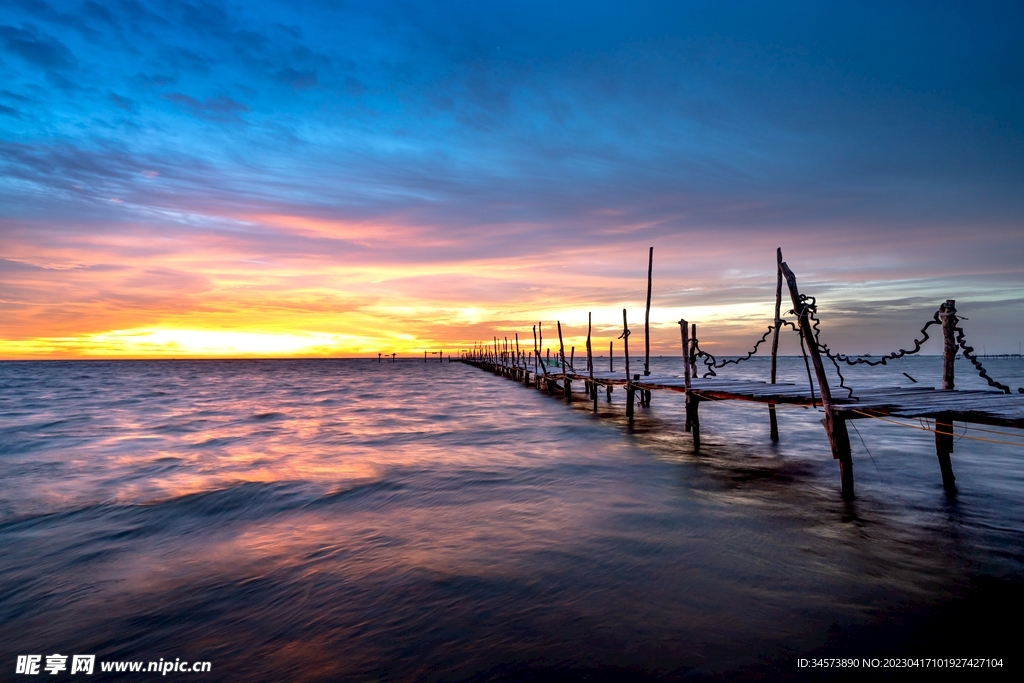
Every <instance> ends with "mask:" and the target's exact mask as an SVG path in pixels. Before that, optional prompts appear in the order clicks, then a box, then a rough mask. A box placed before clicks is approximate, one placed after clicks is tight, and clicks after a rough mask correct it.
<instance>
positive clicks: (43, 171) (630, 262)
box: [0, 0, 1024, 352]
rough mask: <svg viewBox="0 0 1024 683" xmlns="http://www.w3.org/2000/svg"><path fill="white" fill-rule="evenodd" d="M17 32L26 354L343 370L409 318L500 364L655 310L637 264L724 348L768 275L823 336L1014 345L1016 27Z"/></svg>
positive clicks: (14, 68) (538, 21)
mask: <svg viewBox="0 0 1024 683" xmlns="http://www.w3.org/2000/svg"><path fill="white" fill-rule="evenodd" d="M0 16H2V18H0V84H2V85H0V169H2V175H0V202H2V208H0V230H2V231H3V235H2V242H0V245H2V246H3V251H4V252H5V254H4V256H3V257H2V258H3V261H2V262H0V278H3V281H4V289H5V290H6V292H7V294H6V295H5V296H4V297H3V298H4V300H5V302H4V304H3V305H4V306H5V309H6V311H5V316H6V317H7V318H8V320H11V321H12V327H11V329H10V330H9V331H8V332H7V333H6V334H5V335H4V336H5V338H6V339H8V340H14V341H17V340H25V339H37V338H57V337H60V338H62V339H64V338H74V337H76V335H77V336H81V335H86V334H93V335H95V334H102V333H108V332H111V331H113V330H122V329H130V328H135V327H146V326H148V327H154V326H155V327H174V326H178V327H183V326H184V327H189V326H191V327H192V328H195V327H201V328H204V329H208V328H217V329H243V328H244V329H250V330H251V329H253V327H254V326H257V327H261V326H262V327H268V326H269V327H271V328H274V329H278V330H293V331H294V330H301V331H304V332H308V333H321V332H322V333H327V334H337V333H339V331H338V329H336V328H334V327H332V325H335V324H336V322H331V321H328V320H327V313H326V312H327V311H333V310H338V311H346V312H351V315H353V316H355V317H354V318H352V319H351V320H349V323H348V324H350V325H354V326H357V327H359V329H360V330H362V332H361V333H360V334H361V335H362V337H361V338H363V337H365V339H364V340H363V341H361V342H360V343H359V344H363V345H362V346H360V345H359V344H355V343H354V342H353V344H354V345H350V346H351V349H353V352H354V350H355V349H356V347H358V348H359V349H363V350H368V349H370V348H371V347H374V344H376V345H380V343H383V342H382V341H380V340H381V339H384V338H388V335H393V334H394V330H393V329H392V328H393V327H394V326H395V323H394V319H395V317H396V316H398V317H402V316H404V318H403V320H404V322H403V325H404V326H405V327H407V328H408V330H409V332H408V334H411V335H412V337H413V339H412V340H406V341H408V342H409V345H410V346H412V345H415V343H422V344H433V343H435V342H437V341H440V340H457V341H460V342H465V341H466V340H469V339H473V338H484V339H486V338H489V337H490V333H489V332H488V331H487V330H489V329H490V327H494V326H497V327H498V328H507V329H511V328H513V327H517V326H518V327H520V328H521V325H522V324H524V321H528V320H531V319H535V318H539V317H543V316H545V315H547V314H549V313H554V312H555V311H556V310H558V309H560V308H563V307H568V306H569V305H570V304H572V305H574V306H576V305H578V306H581V307H584V308H585V307H588V306H589V307H595V308H600V307H605V308H609V309H611V308H614V307H615V306H619V305H620V304H622V305H625V304H626V303H628V305H631V306H632V305H635V303H636V302H640V300H641V299H642V289H643V275H644V272H645V266H646V262H645V261H646V248H647V246H649V245H654V246H655V248H656V254H657V267H656V273H657V275H658V283H659V290H658V294H659V300H658V301H657V302H656V306H661V307H662V308H663V309H664V313H665V315H666V316H667V315H668V314H669V313H673V314H674V312H676V311H678V310H680V309H687V308H700V307H707V306H711V307H715V306H720V307H726V308H722V311H725V310H732V311H733V313H735V314H736V315H737V316H738V317H737V318H736V320H737V321H739V322H740V323H742V324H741V325H740V327H735V328H734V327H730V326H729V325H726V324H725V322H724V318H722V319H723V328H722V330H721V332H722V339H723V340H724V341H723V343H724V344H725V345H726V346H724V347H723V348H726V347H727V346H728V344H729V343H731V342H729V341H728V340H729V339H732V338H733V336H735V337H736V338H737V339H738V338H740V337H743V336H744V335H745V334H746V333H747V332H746V331H747V330H749V327H750V325H754V326H755V327H756V326H757V325H759V324H760V321H759V316H760V315H761V313H760V311H761V309H760V308H756V307H755V308H754V309H749V310H748V309H743V310H742V311H740V310H739V309H727V307H729V306H733V307H735V306H739V305H740V304H742V303H744V302H748V301H758V302H765V301H768V303H769V304H770V301H769V300H770V299H772V298H773V292H772V291H771V290H772V289H773V287H774V273H773V269H774V247H775V246H782V247H783V248H784V250H785V252H786V254H787V258H788V259H789V260H790V263H791V265H793V267H794V269H795V270H796V271H797V273H798V275H801V277H806V278H807V280H808V285H809V286H811V287H812V288H813V289H814V291H815V292H817V293H819V294H820V295H821V297H822V299H823V303H828V304H830V305H831V306H832V310H833V311H834V318H835V325H836V329H837V330H838V329H840V328H842V326H843V325H847V324H849V323H850V322H851V321H852V320H853V319H855V318H857V317H863V316H869V317H872V319H873V320H874V323H873V324H876V325H877V326H878V329H879V330H881V329H885V328H887V327H890V326H891V325H892V324H893V323H894V321H898V320H901V319H903V318H904V317H906V316H907V315H910V316H911V317H914V319H915V320H916V318H917V317H921V316H923V317H924V319H927V318H928V317H930V311H927V310H925V309H928V308H929V307H930V308H931V310H934V306H933V304H937V303H938V301H940V300H943V299H945V298H947V297H956V298H958V299H959V300H962V301H964V302H965V304H970V305H972V306H974V309H973V311H974V313H975V316H976V317H977V319H978V320H977V324H978V325H979V328H978V330H979V334H984V335H986V336H987V338H989V339H991V340H992V345H993V346H995V347H996V348H1000V346H1006V347H1007V350H1009V349H1010V348H1011V347H1012V348H1013V349H1014V350H1015V347H1016V345H1017V341H1018V339H1019V338H1020V337H1021V336H1024V322H1022V320H1021V319H1022V317H1024V316H1022V313H1024V305H1022V300H1024V277H1022V271H1024V267H1022V265H1021V264H1022V263H1024V240H1022V234H1024V230H1022V220H1021V216H1022V215H1024V214H1022V208H1024V206H1022V204H1024V193H1022V191H1021V188H1022V180H1024V163H1022V162H1024V137H1022V132H1024V131H1022V127H1024V51H1022V45H1024V43H1022V39H1021V36H1022V35H1024V10H1022V8H1021V6H1020V5H1019V4H1018V5H1014V4H1006V5H1000V4H984V5H981V4H977V3H975V4H957V5H953V4H941V5H940V4H935V3H928V4H920V5H901V6H899V7H893V6H892V5H891V3H887V4H874V5H870V4H858V5H856V6H849V7H845V8H835V7H828V6H823V5H822V4H819V3H771V4H769V3H722V4H710V3H647V4H638V3H629V4H626V3H592V2H589V3H480V2H473V3H469V2H466V3H413V2H398V3H389V2H374V3H317V2H303V3H295V2H292V3H272V2H259V3H245V4H225V3H190V2H119V1H113V2H105V3H103V4H100V3H96V2H49V3H48V2H43V1H40V0H6V1H5V2H4V11H3V12H2V14H0ZM556 299H557V300H558V301H559V303H558V304H554V303H552V302H553V301H554V300H556ZM311 301H315V302H319V303H317V304H315V305H313V304H311V303H310V302H311ZM624 302H625V303H624ZM641 305H642V302H641ZM467 308H474V309H476V312H475V313H473V314H466V313H465V310H466V309H467ZM700 310H701V311H704V309H703V308H700ZM111 311H114V313H111ZM983 311H988V312H987V313H982V312H983ZM318 315H319V316H321V317H320V318H318V317H317V316H318ZM707 315H710V316H712V318H714V316H713V312H712V313H707ZM722 316H725V313H721V314H720V316H719V317H722ZM318 320H320V322H317V321H318ZM389 321H390V322H389ZM609 322H611V321H609ZM755 323H756V325H755ZM743 326H746V327H743ZM741 328H742V329H741ZM666 329H667V328H666ZM842 329H844V330H846V329H847V328H842ZM850 329H852V328H850ZM912 332H913V330H910V329H908V330H906V335H909V334H912ZM403 334H406V333H403ZM878 334H882V335H883V337H884V338H881V339H879V338H878V336H877V335H878ZM889 334H890V333H889V332H885V333H884V334H883V333H879V332H876V334H875V336H870V335H869V336H867V337H864V338H863V339H860V338H856V337H854V338H853V339H851V342H855V343H859V344H862V346H865V345H873V344H876V342H877V344H878V345H881V346H882V347H887V346H888V345H889V342H890V341H893V342H895V341H902V340H903V337H904V336H906V335H905V334H904V331H903V330H901V329H900V330H896V331H894V332H893V333H892V335H894V336H892V338H891V339H890V338H889V336H886V335H889ZM666 335H667V333H666ZM666 339H668V336H666ZM68 343H70V344H72V346H73V343H72V342H68ZM395 343H397V342H395ZM665 343H666V344H667V343H668V342H667V341H666V342H665ZM744 345H745V343H739V346H744ZM62 348H67V347H66V346H65V347H62ZM346 348H349V347H346ZM374 348H375V347H374ZM737 350H738V348H737ZM849 350H850V351H852V352H856V351H858V350H868V349H866V348H853V349H849ZM871 350H878V349H876V348H872V349H871Z"/></svg>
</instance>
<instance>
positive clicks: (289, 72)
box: [277, 67, 318, 90]
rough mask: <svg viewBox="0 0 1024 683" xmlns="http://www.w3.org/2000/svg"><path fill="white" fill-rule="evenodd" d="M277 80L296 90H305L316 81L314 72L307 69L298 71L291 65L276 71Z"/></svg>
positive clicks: (314, 84) (313, 85) (315, 83)
mask: <svg viewBox="0 0 1024 683" xmlns="http://www.w3.org/2000/svg"><path fill="white" fill-rule="evenodd" d="M277 80H279V81H281V82H282V83H284V84H286V85H290V86H291V87H293V88H295V89H296V90H306V89H308V88H312V87H315V86H316V85H317V83H318V81H317V77H316V72H314V71H310V70H308V69H305V70H301V71H299V70H296V69H293V68H291V67H285V68H284V69H281V70H280V71H278V72H277Z"/></svg>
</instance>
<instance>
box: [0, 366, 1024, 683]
mask: <svg viewBox="0 0 1024 683" xmlns="http://www.w3.org/2000/svg"><path fill="white" fill-rule="evenodd" d="M759 363H760V364H759ZM901 363H902V365H900V366H898V367H894V368H884V369H881V373H879V372H876V373H874V374H869V373H867V372H864V371H859V372H853V373H849V374H850V375H851V383H853V384H854V385H855V386H865V385H866V384H867V383H869V382H880V383H882V384H887V383H897V382H898V383H902V384H908V383H909V380H907V379H906V378H905V377H903V376H902V374H901V373H902V372H903V371H906V372H908V373H909V374H910V375H912V376H914V377H916V378H917V379H919V380H921V381H922V383H925V382H926V380H927V379H928V378H929V377H933V378H934V377H938V376H939V371H940V364H941V361H940V360H938V359H934V358H915V359H909V360H906V361H901ZM652 365H653V366H654V370H655V372H659V371H661V370H668V371H673V372H675V371H676V370H677V369H678V368H677V366H678V361H677V360H675V359H669V358H666V359H656V360H654V361H652ZM989 365H991V366H992V371H993V374H994V375H995V376H997V377H1002V378H1005V379H1008V380H1010V379H1012V380H1014V381H1015V382H1016V383H1017V384H1020V383H1022V382H1021V378H1022V376H1024V365H1022V364H1021V363H1019V362H1014V361H993V362H991V363H989ZM858 370H859V369H858ZM783 371H784V374H785V375H786V376H787V377H789V378H792V379H793V380H794V381H799V380H800V378H801V377H803V378H804V381H806V375H802V373H803V366H802V361H801V360H797V359H784V360H783ZM958 372H959V373H961V375H962V382H961V386H969V385H971V383H972V382H973V381H974V380H970V379H968V377H967V376H966V369H963V368H960V367H958ZM0 373H2V374H0V387H2V391H0V487H2V488H0V588H2V592H0V629H2V631H3V638H2V640H0V643H2V644H0V667H2V668H0V671H7V673H8V674H10V673H11V672H12V671H13V669H12V668H11V667H13V666H14V659H15V656H16V655H17V654H24V653H46V654H49V653H52V652H61V653H66V652H72V653H94V654H97V655H98V656H99V658H100V659H101V660H102V659H138V660H156V659H159V658H160V657H165V658H171V659H173V658H175V657H181V658H182V659H186V658H187V659H190V660H209V661H211V662H213V675H212V678H214V679H223V680H244V679H252V678H257V679H262V680H323V679H331V678H335V679H339V680H360V681H363V680H442V679H443V680H459V679H472V678H476V677H479V678H482V679H485V680H494V679H501V678H517V677H526V676H534V677H536V676H539V675H541V674H542V673H543V672H547V673H549V674H551V675H552V676H554V677H559V678H563V677H566V676H572V675H574V674H580V675H583V673H586V672H590V673H589V674H587V675H591V674H593V673H594V672H604V675H606V677H611V678H620V677H622V676H623V675H625V674H627V673H628V674H631V675H635V676H640V675H650V676H666V677H673V676H677V675H682V674H686V673H691V674H701V673H715V674H721V675H723V676H725V677H730V676H744V675H746V676H751V675H752V676H754V677H757V676H760V675H764V676H771V677H774V676H777V675H780V674H787V675H788V674H793V673H794V671H795V670H794V663H793V662H794V658H795V657H797V656H801V655H805V654H808V653H812V652H819V653H820V652H837V651H840V650H843V651H849V652H848V653H849V654H853V655H856V656H872V655H875V654H877V653H882V652H889V653H890V654H909V652H905V651H903V650H900V648H904V650H906V649H908V648H909V649H912V648H914V647H926V646H928V645H929V643H931V644H934V643H935V642H937V641H935V639H934V637H933V634H932V631H931V630H929V629H932V630H934V629H937V628H939V627H938V626H934V627H933V626H929V624H931V623H933V622H931V621H929V620H931V619H935V620H938V621H936V622H934V623H936V624H939V625H941V628H942V630H943V632H944V633H945V634H946V635H950V632H951V634H952V635H951V637H963V638H968V637H969V635H970V634H968V633H967V631H968V629H974V630H977V629H978V628H983V625H982V626H978V625H977V624H970V625H969V624H967V623H966V620H969V618H973V617H972V615H973V616H977V614H978V613H979V611H985V610H987V609H988V608H989V607H990V606H991V605H992V604H998V605H1000V606H1002V607H1003V608H1006V607H1007V606H1008V605H1009V604H1010V603H1009V602H1008V601H1012V604H1013V605H1016V606H1018V607H1019V603H1020V599H1019V597H1017V596H1019V595H1020V590H1019V579H1020V577H1021V569H1022V567H1024V550H1022V548H1024V544H1022V540H1024V511H1022V509H1024V508H1022V505H1021V503H1022V502H1024V459H1022V458H1021V455H1022V453H1021V449H1019V448H1014V447H1011V446H1006V445H1000V444H990V443H983V442H970V441H966V440H963V441H960V442H958V443H957V446H956V450H955V452H954V460H953V462H954V469H955V472H956V475H957V483H958V485H959V490H958V492H957V494H956V495H955V496H953V497H950V496H947V495H946V494H945V493H944V492H943V490H942V487H941V478H940V475H939V470H938V464H937V461H936V459H935V454H934V449H933V446H932V439H931V435H930V434H928V433H925V432H920V431H914V430H911V429H906V428H901V427H898V426H895V425H890V424H886V423H882V422H878V421H870V420H868V421H859V422H858V423H857V425H856V426H857V432H855V433H854V434H853V447H854V463H855V471H856V477H857V493H858V498H857V500H856V501H855V502H853V503H852V504H846V503H844V502H843V501H842V500H841V499H840V497H839V495H838V486H839V482H838V468H837V466H836V464H835V462H834V461H833V460H832V458H831V456H830V455H829V451H828V446H827V443H826V441H825V437H824V432H823V430H822V428H821V426H820V425H819V424H817V419H818V418H819V417H820V415H818V414H816V413H815V411H812V410H807V409H802V408H788V407H781V408H780V412H779V422H780V429H781V432H782V440H781V442H780V443H778V444H772V443H771V442H770V441H769V440H768V438H767V414H766V413H767V411H766V408H765V407H764V406H763V405H753V404H751V405H748V404H738V403H711V404H706V405H704V406H703V407H702V409H701V410H702V416H701V418H702V419H701V423H702V436H703V438H704V444H703V452H702V454H701V455H700V456H694V455H693V454H692V453H691V449H690V443H689V437H688V436H687V435H686V434H685V433H684V432H683V431H682V428H681V425H682V404H681V400H680V398H681V397H679V396H677V395H671V396H669V395H664V394H655V396H654V400H653V405H652V406H651V407H650V408H648V409H642V410H638V419H637V424H636V428H635V429H634V430H633V431H629V430H628V429H627V427H626V425H625V421H624V418H623V410H622V405H621V401H622V392H621V391H619V392H616V393H615V394H614V395H613V402H612V403H611V404H606V403H605V402H604V397H603V395H602V398H601V404H600V417H601V418H603V419H596V418H595V417H594V416H593V415H591V414H590V413H589V412H588V407H589V405H588V404H586V403H578V404H575V405H573V406H572V407H569V406H566V405H565V404H564V402H560V401H559V400H557V399H552V398H550V397H547V396H546V395H543V394H541V393H539V392H535V391H532V390H529V389H526V388H523V387H520V386H516V385H515V384H514V383H512V382H509V381H508V380H504V379H501V378H498V377H495V376H492V375H489V374H487V373H484V372H481V371H479V370H476V369H474V368H470V367H467V366H463V365H460V364H457V363H451V364H448V363H443V364H442V363H429V364H423V363H415V362H398V363H394V364H390V363H384V364H378V363H377V362H376V361H373V362H367V361H325V360H316V361H280V360H275V361H196V362H190V361H138V362H68V363H56V362H50V363H3V364H0ZM766 375H767V366H766V365H765V364H764V363H761V361H760V360H755V361H753V362H752V363H750V364H748V365H747V366H746V367H745V368H739V369H737V370H735V371H733V372H732V373H731V374H730V376H733V377H741V376H751V377H757V378H759V379H761V378H763V377H764V376H766ZM858 382H859V384H858ZM858 433H859V435H860V436H861V437H863V441H861V440H860V439H859V438H858ZM993 596H994V597H993ZM950 615H955V618H954V617H953V616H950ZM965 615H966V616H965ZM951 624H953V626H952V627H949V626H950V625H951ZM947 627H949V628H947ZM915 639H916V640H915ZM962 642H964V644H965V647H967V646H969V647H968V649H967V651H964V652H958V653H952V652H945V651H944V652H930V651H929V652H928V653H925V654H927V656H1003V657H1006V656H1008V655H1009V652H1000V651H995V652H993V651H986V652H978V651H975V650H973V649H970V647H976V642H975V641H974V640H970V639H968V640H966V641H962ZM922 643H923V644H924V645H922ZM844 648H845V650H844ZM581 672H583V673H581Z"/></svg>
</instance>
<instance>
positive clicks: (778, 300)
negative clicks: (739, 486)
mask: <svg viewBox="0 0 1024 683" xmlns="http://www.w3.org/2000/svg"><path fill="white" fill-rule="evenodd" d="M775 261H776V265H775V330H774V333H773V335H772V384H775V379H776V370H777V367H778V358H779V326H780V325H781V324H782V247H779V248H777V249H776V250H775ZM768 422H769V429H770V436H771V440H772V441H778V440H779V421H778V418H777V417H776V416H775V404H774V403H769V404H768Z"/></svg>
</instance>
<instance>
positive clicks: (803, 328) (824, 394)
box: [781, 261, 853, 500]
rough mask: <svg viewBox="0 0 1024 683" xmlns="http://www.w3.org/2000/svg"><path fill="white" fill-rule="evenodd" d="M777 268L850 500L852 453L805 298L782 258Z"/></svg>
mask: <svg viewBox="0 0 1024 683" xmlns="http://www.w3.org/2000/svg"><path fill="white" fill-rule="evenodd" d="M781 268H782V274H783V276H784V277H785V278H786V283H787V285H788V286H789V296H790V298H791V299H792V300H793V310H794V311H795V312H796V314H797V318H798V319H799V321H800V333H801V334H802V335H803V338H804V342H805V343H806V344H807V352H808V354H809V355H810V357H811V362H812V363H813V364H814V374H815V375H816V376H817V379H818V393H819V394H820V395H821V405H822V407H823V408H824V409H825V419H824V426H825V433H826V434H828V443H829V446H831V448H832V457H833V458H835V459H836V460H838V461H839V479H840V482H841V487H842V492H843V498H846V499H847V500H850V499H852V498H853V457H852V455H851V453H850V432H849V431H848V430H847V428H846V417H845V416H844V415H843V414H842V413H841V412H840V411H839V410H837V409H836V407H835V405H834V404H833V402H832V391H831V390H830V389H829V386H828V377H827V376H826V375H825V365H824V364H823V363H822V362H821V352H820V350H819V349H818V342H817V340H816V339H815V336H814V330H813V328H812V327H811V320H810V316H809V312H810V311H809V310H808V305H807V302H806V301H804V300H803V299H801V298H800V289H799V288H798V287H797V284H796V275H794V274H793V271H792V270H790V269H789V266H787V265H786V262H785V261H783V262H782V264H781Z"/></svg>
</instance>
